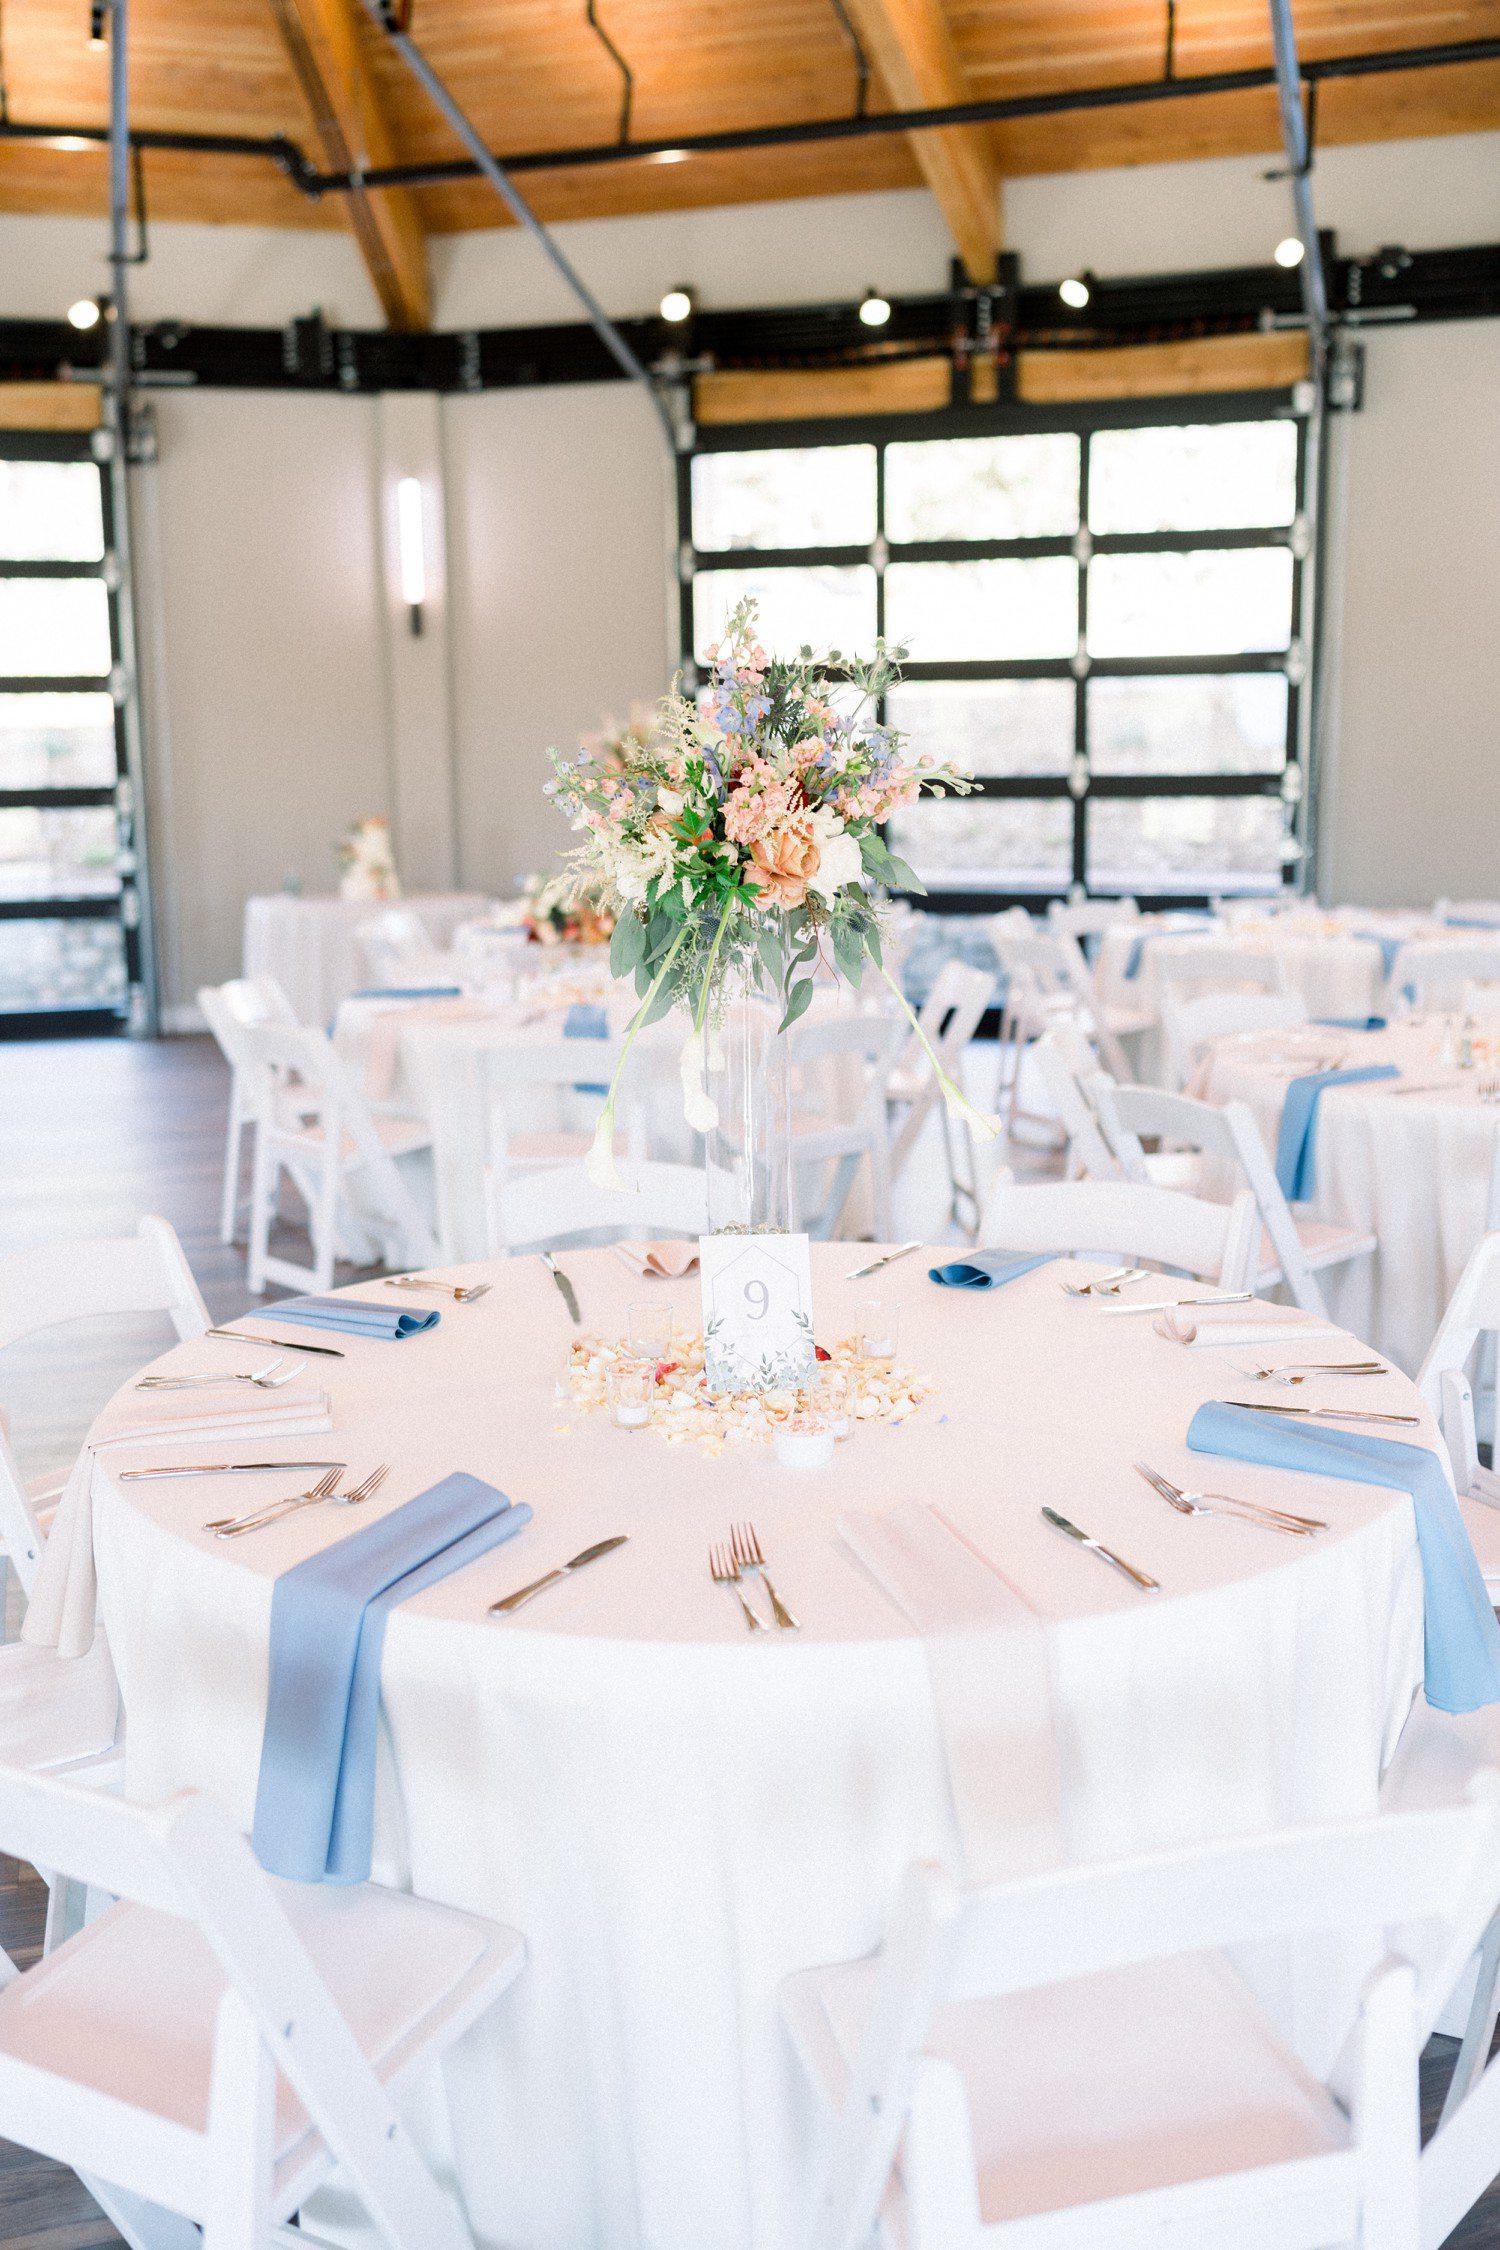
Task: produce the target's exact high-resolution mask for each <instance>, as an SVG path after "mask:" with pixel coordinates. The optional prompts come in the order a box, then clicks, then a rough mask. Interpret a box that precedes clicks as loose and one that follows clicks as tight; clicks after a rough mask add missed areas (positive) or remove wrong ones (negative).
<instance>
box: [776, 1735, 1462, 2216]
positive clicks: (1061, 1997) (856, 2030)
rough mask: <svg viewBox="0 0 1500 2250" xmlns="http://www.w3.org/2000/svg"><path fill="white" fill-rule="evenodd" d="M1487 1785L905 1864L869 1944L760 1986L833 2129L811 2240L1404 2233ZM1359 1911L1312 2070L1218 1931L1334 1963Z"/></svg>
mask: <svg viewBox="0 0 1500 2250" xmlns="http://www.w3.org/2000/svg"><path fill="white" fill-rule="evenodd" d="M1497 1798H1500V1777H1497V1776H1495V1775H1490V1774H1487V1775H1482V1776H1479V1777H1477V1778H1476V1779H1475V1780H1474V1782H1473V1783H1472V1784H1471V1794H1470V1797H1469V1799H1468V1800H1467V1801H1466V1802H1464V1803H1463V1804H1461V1805H1458V1806H1444V1807H1440V1808H1438V1809H1436V1810H1433V1811H1427V1812H1417V1813H1408V1814H1403V1815H1391V1816H1384V1817H1376V1818H1372V1819H1366V1820H1350V1821H1342V1822H1338V1823H1331V1824H1329V1825H1327V1826H1322V1827H1316V1828H1305V1829H1291V1830H1284V1831H1282V1832H1280V1833H1276V1834H1271V1835H1268V1836H1257V1837H1251V1838H1243V1839H1241V1838H1237V1839H1234V1840H1232V1841H1230V1842H1226V1843H1213V1844H1207V1845H1198V1846H1194V1847H1189V1848H1187V1849H1178V1850H1174V1851H1165V1852H1159V1853H1155V1854H1152V1855H1150V1856H1147V1857H1141V1858H1138V1859H1131V1860H1125V1861H1122V1862H1118V1863H1116V1864H1114V1865H1104V1866H1082V1867H1065V1868H1062V1869H1059V1870H1056V1871H1053V1872H1048V1873H1045V1874H1041V1875H1031V1876H1027V1877H1025V1878H1023V1879H1021V1880H1019V1881H1015V1882H1009V1883H996V1884H992V1885H987V1886H984V1887H976V1888H973V1889H968V1890H964V1889H960V1888H959V1887H958V1886H957V1885H956V1884H955V1883H954V1882H953V1881H952V1880H951V1878H949V1877H948V1876H947V1875H946V1874H945V1873H944V1871H943V1870H942V1869H940V1868H937V1867H933V1866H931V1865H918V1866H916V1867H914V1868H913V1869H912V1870H911V1872H910V1874H909V1875H908V1877H907V1879H906V1882H905V1884H904V1885H903V1887H902V1890H901V1893H900V1896H899V1899H898V1900H897V1903H896V1907H895V1911H894V1914H893V1915H892V1918H891V1922H890V1926H889V1930H888V1933H887V1935H886V1939H885V1942H884V1944H883V1946H882V1947H881V1949H880V1951H879V1953H878V1954H876V1955H875V1956H874V1957H873V1958H871V1959H868V1960H864V1961H856V1962H850V1963H847V1964H843V1965H840V1966H838V1967H835V1968H828V1969H814V1970H811V1971H808V1972H805V1973H804V1974H802V1975H800V1976H796V1977H793V1978H791V1979H789V1980H788V1982H787V1984H786V1985H785V1986H784V1987H783V1989H782V2012H783V2016H784V2019H785V2021H786V2023H787V2027H788V2029H789V2031H790V2034H791V2038H792V2043H793V2046H794V2048H795V2051H796V2053H797V2056H798V2059H799V2061H800V2063H801V2065H802V2067H803V2070H804V2071H805V2073H806V2075H807V2078H808V2080H809V2082H810V2084H811V2086H812V2089H813V2093H814V2095H815V2097H816V2099H817V2101H818V2104H819V2108H820V2110H821V2112H822V2114H823V2116H824V2118H825V2120H826V2129H827V2137H826V2143H825V2147H826V2155H825V2160H824V2164H823V2171H822V2180H821V2184H820V2193H819V2196H818V2199H817V2204H816V2209H815V2216H814V2219H813V2224H812V2226H811V2229H810V2231H809V2234H808V2237H807V2241H808V2246H809V2250H874V2246H876V2245H878V2246H880V2250H894V2246H895V2245H898V2244H912V2245H916V2246H919V2250H929V2246H930V2250H950V2246H951V2250H982V2246H993V2250H1207V2246H1208V2245H1212V2250H1327V2246H1328V2245H1332V2244H1339V2245H1342V2246H1344V2250H1416V2244H1417V2240H1418V2232H1417V2228H1418V2197H1419V2170H1418V2165H1419V2150H1420V2145H1421V2121H1420V2113H1419V2101H1418V2083H1417V2066H1418V2058H1419V2055H1420V2051H1421V2046H1422V2042H1423V2039H1424V2037H1425V2034H1426V2032H1427V2030H1428V2029H1429V2028H1430V2025H1431V2022H1432V2020H1433V2019H1434V2018H1435V2016H1436V2013H1437V2011H1438V2009H1439V2008H1440V2006H1441V2003H1442V2000H1443V1998H1444V1997H1445V1994H1446V1991H1447V1989H1448V1984H1447V1983H1445V1979H1446V1980H1449V1981H1451V1977H1452V1975H1453V1973H1454V1964H1455V1963H1458V1962H1462V1960H1463V1959H1464V1958H1465V1957H1466V1955H1467V1953H1468V1952H1470V1951H1472V1949H1473V1947H1474V1945H1475V1944H1476V1943H1477V1942H1478V1938H1479V1935H1480V1934H1481V1933H1482V1931H1483V1930H1484V1928H1485V1926H1486V1924H1487V1923H1488V1921H1489V1919H1490V1917H1491V1915H1492V1914H1493V1912H1494V1909H1495V1906H1496V1903H1497V1901H1500V1802H1497ZM1413 1930H1420V1931H1421V1932H1422V1933H1423V1935H1424V1938H1425V1941H1426V1942H1425V1943H1424V1945H1423V1947H1422V1949H1421V1950H1420V1951H1419V1952H1418V1953H1417V1957H1416V1960H1415V1964H1414V1963H1413V1961H1412V1960H1411V1959H1409V1958H1405V1957H1403V1954H1404V1951H1405V1947H1406V1942H1407V1936H1408V1933H1409V1932H1411V1931H1413ZM1351 1933H1357V1934H1358V1935H1359V1936H1361V1937H1363V1938H1364V1939H1365V1940H1366V1941H1367V1943H1368V1950H1369V1956H1370V1959H1371V1962H1372V1964H1373V1965H1372V1967H1371V1969H1370V1972H1369V1974H1368V1976H1366V1977H1365V1978H1364V1979H1363V1981H1362V1982H1361V1983H1360V1984H1358V1985H1357V1986H1356V1987H1355V1989H1353V1990H1351V1991H1348V1993H1347V1997H1346V1998H1345V1999H1344V2000H1343V2001H1342V2002H1341V2007H1342V2010H1343V2013H1342V2015H1341V2017H1340V2020H1339V2022H1338V2025H1337V2027H1336V2028H1337V2030H1338V2031H1340V2032H1342V2033H1343V2034H1344V2037H1343V2041H1342V2050H1341V2052H1340V2053H1339V2057H1338V2061H1337V2063H1336V2064H1335V2065H1334V2066H1333V2067H1332V2068H1331V2069H1330V2071H1329V2073H1328V2078H1327V2081H1326V2082H1325V2081H1324V2080H1321V2079H1319V2078H1318V2077H1316V2076H1315V2075H1314V2074H1313V2073H1312V2072H1311V2071H1310V2070H1309V2069H1308V2068H1307V2066H1306V2065H1305V2064H1304V2063H1303V2062H1302V2060H1301V2059H1300V2057H1298V2056H1297V2055H1296V2054H1295V2053H1294V2052H1293V2050H1292V2049H1291V2048H1290V2047H1289V2045H1288V2044H1287V2041H1286V2040H1285V2038H1284V2036H1283V2035H1282V2034H1281V2032H1280V2030H1279V2029H1278V2027H1277V2025H1276V2024H1275V2023H1273V2021H1272V2020H1271V2019H1270V2017H1269V2016H1268V2015H1267V2014H1266V2012H1265V2011H1264V2009H1263V2007H1262V2006H1261V2004H1260V2002H1259V2000H1258V1998H1257V1996H1256V1994H1255V1993H1254V1991H1253V1990H1252V1989H1251V1987H1250V1986H1249V1984H1247V1983H1246V1982H1245V1981H1244V1980H1243V1978H1242V1977H1241V1975H1240V1974H1239V1972H1238V1971H1237V1969H1236V1967H1235V1966H1234V1964H1233V1961H1232V1959H1231V1949H1233V1951H1234V1952H1235V1953H1236V1954H1238V1953H1239V1952H1241V1951H1244V1950H1248V1949H1252V1948H1262V1947H1265V1946H1268V1945H1271V1944H1274V1943H1277V1942H1280V1943H1281V1944H1283V1945H1285V1944H1286V1943H1287V1942H1288V1941H1292V1940H1295V1941H1296V1943H1297V1946H1298V1949H1299V1954H1300V1956H1301V1957H1302V1958H1303V1959H1310V1958H1312V1957H1313V1956H1314V1949H1315V1948H1316V1947H1317V1946H1318V1944H1319V1941H1321V1942H1322V1947H1323V1950H1324V1951H1325V1952H1326V1955H1327V1960H1328V1965H1329V1970H1330V1978H1331V1980H1332V1977H1333V1973H1334V1970H1335V1964H1336V1963H1338V1962H1339V1961H1340V1959H1341V1958H1346V1957H1347V1956H1346V1954H1345V1950H1344V1949H1345V1948H1346V1947H1347V1945H1348V1943H1349V1940H1350V1936H1351ZM1334 1988H1335V1987H1334V1985H1333V1983H1332V1981H1331V1984H1330V1989H1334ZM1336 1988H1337V1989H1338V1990H1340V1991H1341V1992H1342V1991H1344V1990H1345V1989H1346V1987H1345V1985H1344V1984H1343V1983H1342V1982H1340V1983H1338V1984H1337V1987H1336ZM1437 2239H1438V2237H1437V2235H1436V2234H1433V2235H1431V2236H1428V2235H1426V2234H1425V2233H1424V2235H1423V2240H1424V2242H1425V2241H1429V2240H1430V2241H1431V2242H1433V2243H1436V2241H1437Z"/></svg>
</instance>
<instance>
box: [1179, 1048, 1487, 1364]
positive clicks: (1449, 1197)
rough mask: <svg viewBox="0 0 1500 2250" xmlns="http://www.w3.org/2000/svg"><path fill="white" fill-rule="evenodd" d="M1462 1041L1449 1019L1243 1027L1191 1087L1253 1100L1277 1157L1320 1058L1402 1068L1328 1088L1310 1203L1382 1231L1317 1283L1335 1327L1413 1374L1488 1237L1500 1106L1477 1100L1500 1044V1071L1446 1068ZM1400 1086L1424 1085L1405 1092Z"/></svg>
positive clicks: (1211, 1095)
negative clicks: (1299, 1094)
mask: <svg viewBox="0 0 1500 2250" xmlns="http://www.w3.org/2000/svg"><path fill="white" fill-rule="evenodd" d="M1452 1035H1453V1019H1452V1018H1449V1019H1446V1022H1445V1021H1444V1019H1437V1020H1429V1021H1426V1022H1419V1023H1411V1022H1408V1023H1393V1024H1392V1025H1391V1026H1390V1027H1389V1028H1388V1029H1387V1030H1384V1031H1359V1032H1351V1031H1330V1030H1308V1031H1300V1032H1297V1033H1287V1032H1260V1033H1245V1034H1241V1035H1239V1036H1237V1037H1235V1038H1231V1039H1220V1040H1216V1041H1215V1042H1214V1044H1213V1046H1212V1047H1211V1048H1210V1049H1209V1052H1208V1054H1207V1055H1206V1057H1205V1058H1204V1060H1203V1062H1202V1063H1201V1065H1200V1066H1199V1070H1198V1074H1197V1077H1196V1078H1195V1080H1194V1083H1193V1087H1192V1089H1191V1091H1193V1092H1195V1093H1197V1094H1200V1095H1202V1096H1204V1097H1206V1098H1207V1099H1208V1100H1210V1101H1214V1102H1227V1101H1242V1102H1246V1103H1248V1104H1249V1106H1250V1109H1251V1110H1252V1111H1253V1113H1254V1115H1255V1120H1256V1123H1257V1124H1258V1126H1259V1127H1260V1131H1261V1136H1262V1138H1263V1139H1264V1141H1265V1143H1266V1146H1267V1148H1268V1149H1269V1150H1270V1152H1271V1154H1272V1156H1273V1157H1274V1156H1275V1153H1276V1141H1277V1135H1278V1132H1279V1130H1280V1125H1281V1109H1282V1103H1283V1101H1284V1100H1285V1098H1286V1090H1287V1087H1288V1085H1289V1084H1290V1082H1291V1081H1292V1079H1293V1078H1297V1077H1301V1076H1303V1075H1305V1074H1306V1073H1307V1072H1308V1071H1309V1070H1311V1069H1312V1068H1314V1067H1315V1066H1316V1065H1317V1064H1318V1063H1324V1064H1327V1065H1329V1066H1332V1067H1334V1068H1342V1069H1350V1070H1358V1069H1363V1068H1365V1067H1367V1066H1369V1065H1372V1064H1379V1063H1394V1064H1395V1065H1396V1067H1397V1068H1398V1070H1399V1071H1400V1072H1401V1076H1400V1077H1399V1078H1391V1079H1382V1080H1376V1081H1375V1082H1374V1083H1373V1084H1365V1085H1358V1086H1332V1087H1329V1088H1327V1089H1326V1090H1325V1092H1324V1093H1323V1095H1322V1097H1321V1099H1320V1101H1319V1104H1318V1119H1317V1127H1316V1131H1317V1149H1316V1172H1315V1192H1314V1194H1313V1197H1312V1199H1311V1201H1310V1203H1309V1204H1308V1206H1307V1208H1308V1210H1309V1211H1310V1213H1311V1214H1312V1216H1313V1217H1315V1218H1318V1219H1327V1220H1331V1221H1333V1222H1336V1223H1337V1224H1338V1225H1340V1226H1346V1227H1353V1228H1356V1229H1357V1230H1358V1231H1359V1232H1360V1233H1361V1234H1373V1235H1374V1236H1375V1239H1376V1250H1375V1255H1374V1256H1373V1257H1372V1258H1356V1259H1353V1260H1351V1261H1350V1262H1349V1263H1348V1264H1347V1265H1344V1266H1334V1267H1330V1268H1329V1269H1328V1270H1327V1271H1326V1272H1324V1273H1323V1274H1321V1275H1320V1277H1319V1280H1320V1284H1321V1286H1322V1289H1323V1292H1324V1294H1325V1296H1326V1298H1327V1300H1328V1304H1329V1308H1330V1310H1331V1311H1332V1313H1333V1315H1334V1317H1335V1318H1336V1319H1337V1320H1339V1321H1340V1322H1342V1323H1343V1325H1344V1326H1345V1327H1347V1328H1350V1329H1352V1330H1353V1331H1354V1332H1355V1333H1356V1334H1357V1335H1360V1336H1363V1337H1365V1338H1366V1339H1367V1340H1368V1341H1369V1342H1370V1343H1372V1344H1374V1345H1375V1347H1376V1348H1377V1350H1379V1351H1381V1352H1383V1353H1385V1354H1386V1355H1387V1356H1388V1357H1389V1358H1391V1359H1393V1360H1394V1361H1395V1362H1396V1364H1397V1366H1398V1367H1404V1368H1406V1369H1407V1370H1408V1371H1409V1372H1411V1373H1415V1372H1416V1370H1417V1369H1418V1368H1419V1367H1420V1366H1421V1364H1422V1361H1423V1360H1424V1358H1425V1357H1426V1355H1427V1347H1428V1345H1429V1344H1430V1343H1431V1342H1432V1339H1433V1335H1434V1332H1435V1331H1436V1328H1437V1324H1438V1321H1439V1320H1440V1319H1441V1317H1442V1314H1443V1312H1444V1310H1445V1309H1446V1307H1447V1303H1448V1300H1449V1298H1450V1297H1451V1296H1452V1294H1453V1291H1454V1288H1455V1286H1456V1284H1457V1282H1458V1278H1459V1275H1460V1274H1461V1273H1462V1272H1463V1270H1464V1267H1465V1265H1466V1264H1467V1262H1468V1259H1469V1256H1470V1254H1471V1252H1472V1251H1473V1249H1474V1245H1475V1244H1476V1243H1477V1242H1478V1240H1479V1238H1480V1236H1481V1235H1482V1234H1483V1232H1484V1231H1485V1226H1486V1223H1487V1220H1486V1214H1487V1211H1488V1208H1489V1198H1490V1184H1491V1171H1492V1166H1493V1164H1494V1161H1495V1138H1496V1133H1497V1131H1500V1104H1496V1103H1495V1102H1493V1101H1486V1100H1482V1099H1481V1098H1480V1092H1479V1089H1480V1087H1481V1086H1482V1085H1484V1084H1485V1083H1486V1082H1487V1081H1488V1082H1490V1083H1493V1082H1494V1080H1495V1078H1496V1076H1497V1075H1500V1039H1497V1041H1496V1047H1495V1067H1494V1068H1491V1067H1487V1066H1486V1065H1485V1064H1480V1065H1477V1066H1476V1067H1475V1068H1473V1069H1470V1070H1459V1069H1456V1068H1452V1067H1448V1066H1445V1065H1443V1064H1442V1063H1441V1062H1440V1061H1439V1056H1440V1055H1441V1053H1442V1052H1443V1042H1444V1038H1445V1036H1446V1037H1449V1038H1451V1037H1452ZM1403 1086H1407V1087H1411V1088H1413V1089H1416V1088H1419V1087H1420V1088H1423V1089H1424V1090H1423V1091H1416V1090H1413V1091H1411V1092H1406V1093H1402V1092H1399V1091H1398V1089H1399V1088H1401V1087H1403ZM1426 1089H1430V1090H1426Z"/></svg>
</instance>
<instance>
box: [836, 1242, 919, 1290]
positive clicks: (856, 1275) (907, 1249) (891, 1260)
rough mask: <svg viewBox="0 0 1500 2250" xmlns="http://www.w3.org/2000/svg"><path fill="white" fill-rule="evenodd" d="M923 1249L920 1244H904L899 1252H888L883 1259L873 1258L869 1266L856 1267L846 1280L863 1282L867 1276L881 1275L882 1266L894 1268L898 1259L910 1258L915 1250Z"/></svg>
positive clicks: (846, 1276) (846, 1275) (847, 1275)
mask: <svg viewBox="0 0 1500 2250" xmlns="http://www.w3.org/2000/svg"><path fill="white" fill-rule="evenodd" d="M921 1247H922V1245H921V1243H920V1242H903V1243H902V1245H901V1247H900V1249H899V1250H887V1251H886V1252H885V1254H884V1255H883V1256H882V1257H879V1258H872V1259H871V1260H870V1263H869V1264H868V1265H867V1266H856V1267H855V1269H854V1271H853V1272H852V1273H848V1274H845V1276H844V1279H845V1280H846V1281H863V1280H864V1279H865V1278H866V1276H867V1275H869V1274H872V1273H879V1271H880V1269H881V1267H882V1266H893V1265H894V1264H895V1263H896V1260H897V1259H898V1258H909V1257H910V1256H911V1254H912V1252H913V1250H920V1249H921Z"/></svg>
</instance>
